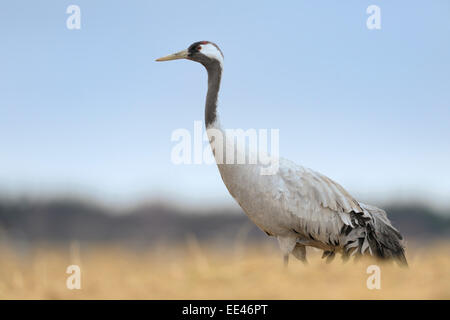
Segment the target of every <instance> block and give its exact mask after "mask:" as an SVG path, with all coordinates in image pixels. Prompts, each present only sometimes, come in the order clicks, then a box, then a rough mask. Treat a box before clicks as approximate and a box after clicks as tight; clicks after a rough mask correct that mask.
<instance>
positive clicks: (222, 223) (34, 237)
mask: <svg viewBox="0 0 450 320" xmlns="http://www.w3.org/2000/svg"><path fill="white" fill-rule="evenodd" d="M384 209H385V210H386V211H387V212H388V216H389V218H390V219H391V221H392V222H393V224H394V226H396V227H397V228H398V229H399V230H400V232H401V233H402V234H403V235H404V236H405V238H406V240H407V241H408V242H410V243H416V244H424V245H425V244H427V243H429V242H430V241H437V240H449V239H450V214H438V213H437V212H435V211H433V210H432V209H430V208H427V207H425V206H400V205H398V206H390V207H386V208H384ZM192 236H193V237H195V238H197V239H198V240H200V241H207V242H208V243H213V242H219V243H227V242H233V241H236V240H243V239H244V238H245V241H249V242H258V241H260V240H265V239H266V237H267V236H266V235H265V233H263V232H262V231H260V230H259V229H258V228H257V227H256V226H254V225H253V224H252V223H251V222H250V221H249V219H248V218H247V217H246V216H245V214H244V213H243V212H242V211H237V210H236V211H234V210H232V209H211V210H209V211H208V210H203V212H201V213H199V212H197V211H195V210H193V209H185V210H183V209H180V208H175V207H173V206H170V205H168V204H161V203H158V204H156V203H155V204H143V205H140V206H137V207H134V208H128V209H113V208H110V207H108V206H103V205H100V204H98V203H95V202H92V201H87V200H79V199H55V200H47V201H44V200H24V199H15V200H5V199H3V200H0V242H2V243H9V244H13V245H18V244H25V245H26V246H29V245H32V244H35V243H40V244H41V243H49V244H50V243H52V244H53V243H67V242H71V241H80V242H86V243H105V244H121V245H132V246H148V245H151V244H171V243H179V242H183V241H186V239H187V238H189V237H192Z"/></svg>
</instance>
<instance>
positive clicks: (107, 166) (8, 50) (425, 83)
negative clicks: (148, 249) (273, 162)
mask: <svg viewBox="0 0 450 320" xmlns="http://www.w3.org/2000/svg"><path fill="white" fill-rule="evenodd" d="M70 4H76V5H79V6H80V8H81V30H68V29H67V28H66V19H67V17H68V15H67V14H66V8H67V7H68V6H69V5H70ZM371 4H376V5H378V6H380V8H381V18H382V22H381V27H382V29H381V30H368V29H367V28H366V19H367V14H366V8H367V7H368V6H369V5H371ZM198 40H211V41H214V42H216V43H217V44H218V45H219V46H220V47H221V48H222V50H223V52H224V54H225V73H224V78H223V84H222V94H221V98H220V107H219V108H220V109H219V110H220V116H221V119H222V123H223V124H224V126H226V127H230V128H244V129H246V128H278V129H280V148H281V150H280V153H281V155H282V156H284V157H286V158H289V159H291V160H294V161H295V162H297V163H299V164H302V165H305V166H308V167H311V168H313V169H315V170H317V171H320V172H322V173H324V174H326V175H328V176H330V177H331V178H333V179H335V180H336V181H338V182H339V183H341V184H342V185H343V186H344V187H346V188H347V189H349V191H351V192H352V193H353V194H354V195H355V196H357V197H361V198H363V199H373V200H374V201H376V202H380V201H381V202H382V201H395V200H397V199H400V200H402V199H406V198H408V197H410V196H412V197H416V198H427V199H428V200H430V199H431V200H433V201H435V202H436V203H438V204H440V205H442V204H444V205H449V204H450V170H449V168H450V165H449V164H450V126H449V122H450V41H449V40H450V2H449V1H447V0H441V1H437V0H433V1H410V0H409V1H375V0H372V1H362V0H355V1H320V2H319V1H312V0H310V1H290V2H280V1H247V2H245V3H243V2H242V1H211V0H209V1H168V2H166V1H127V2H124V1H100V0H97V1H91V0H83V1H81V0H72V1H61V0H55V1H48V0H43V1H2V2H1V4H0V41H1V50H0V190H1V191H2V192H3V193H6V194H12V195H16V194H55V193H56V194H61V193H68V192H69V193H70V192H74V193H81V194H83V195H91V196H94V197H99V198H101V199H104V200H114V201H121V202H122V201H123V202H127V201H132V200H135V199H145V198H147V197H149V198H152V197H159V196H164V197H166V196H170V197H179V198H180V199H181V200H183V201H189V202H190V203H192V204H199V203H201V202H202V201H203V200H207V201H208V202H209V203H214V202H216V203H219V204H222V203H228V204H231V203H232V199H231V197H230V196H229V195H228V193H227V191H226V189H225V187H224V186H223V184H222V181H221V179H220V175H219V174H218V172H217V169H216V167H215V166H206V165H197V166H194V165H192V166H188V165H181V166H175V165H173V164H172V163H171V161H170V151H171V148H172V147H173V145H174V143H172V142H171V141H170V136H171V133H172V131H173V130H175V129H177V128H187V129H191V130H192V127H193V122H194V120H202V119H203V104H204V96H205V90H206V74H205V71H204V70H203V68H202V67H201V66H200V65H198V64H195V63H192V62H189V61H174V62H171V63H155V62H154V59H155V58H157V57H159V56H161V55H165V54H168V53H172V52H174V51H178V50H181V49H184V48H186V47H187V46H188V45H190V44H191V43H192V42H194V41H198Z"/></svg>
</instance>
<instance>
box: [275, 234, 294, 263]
mask: <svg viewBox="0 0 450 320" xmlns="http://www.w3.org/2000/svg"><path fill="white" fill-rule="evenodd" d="M277 239H278V244H279V245H280V249H281V251H282V252H283V261H284V265H285V266H286V267H287V265H288V263H289V254H290V253H291V252H292V250H294V247H295V244H296V239H295V238H293V237H282V236H278V237H277Z"/></svg>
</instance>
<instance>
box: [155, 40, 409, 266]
mask: <svg viewBox="0 0 450 320" xmlns="http://www.w3.org/2000/svg"><path fill="white" fill-rule="evenodd" d="M176 59H187V60H191V61H196V62H199V63H200V64H202V65H203V66H204V67H205V68H206V71H207V73H208V92H207V94H206V103H205V125H206V129H207V132H208V136H209V139H210V143H211V147H212V150H213V153H214V155H215V156H216V154H218V153H226V152H227V151H226V150H227V149H226V147H225V146H227V145H228V144H227V143H228V140H226V141H225V145H224V144H223V143H220V144H219V143H217V137H218V135H217V132H219V133H223V134H224V136H225V139H227V137H226V130H224V129H223V127H222V126H221V125H220V123H219V120H218V112H217V104H218V103H217V101H218V94H219V89H220V82H221V77H222V70H223V64H224V56H223V54H222V51H221V50H220V49H219V47H218V46H217V45H216V44H215V43H212V42H209V41H199V42H195V43H193V44H192V45H190V46H189V48H188V49H186V50H183V51H180V52H177V53H174V54H171V55H168V56H165V57H162V58H159V59H157V60H156V61H168V60H176ZM228 152H230V151H228ZM231 152H232V153H233V154H234V153H235V152H238V153H239V152H242V150H237V149H233V150H232V151H231ZM222 155H223V154H222ZM216 161H217V156H216ZM217 166H218V169H219V172H220V174H221V177H222V180H223V182H224V184H225V186H226V187H227V189H228V191H229V192H230V194H231V196H232V197H233V198H234V199H235V200H236V201H237V202H238V204H239V205H240V206H241V208H242V209H243V211H244V212H245V213H246V214H247V216H248V217H249V218H250V220H252V221H253V222H254V223H255V224H256V225H257V226H258V227H259V228H260V229H261V230H263V231H264V232H266V234H267V235H269V236H274V237H276V238H277V239H278V242H279V245H280V249H281V251H282V253H283V257H284V262H285V264H286V265H287V264H288V260H289V255H290V254H292V255H293V256H294V257H296V258H297V259H299V260H301V261H303V262H305V263H306V262H307V260H306V247H307V246H311V247H315V248H318V249H321V250H323V258H326V259H327V262H330V261H331V260H333V258H334V256H335V254H336V253H341V254H342V257H343V259H344V260H346V259H348V258H349V257H350V256H361V255H372V256H375V257H377V258H380V259H383V260H395V261H397V262H398V263H399V264H400V265H407V261H406V258H405V250H404V245H403V241H402V236H401V234H400V233H399V231H398V230H397V229H396V228H394V227H393V226H392V224H391V222H390V221H389V219H388V218H387V216H386V213H385V211H383V210H382V209H379V208H377V207H374V206H370V205H366V204H364V203H361V202H358V201H357V200H355V199H354V198H353V197H352V196H351V195H350V194H349V193H348V192H347V191H346V190H345V189H344V188H343V187H342V186H341V185H339V184H338V183H336V182H334V181H333V180H331V179H330V178H328V177H326V176H324V175H322V174H320V173H318V172H316V171H313V170H311V169H309V168H305V167H302V166H299V165H297V164H295V163H293V162H291V161H289V160H286V159H283V158H280V159H279V169H278V170H277V172H276V173H275V174H271V175H261V174H260V173H261V168H262V167H263V164H261V163H253V164H250V163H247V164H227V163H224V162H222V161H217Z"/></svg>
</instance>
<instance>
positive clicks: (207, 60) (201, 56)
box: [156, 41, 223, 68]
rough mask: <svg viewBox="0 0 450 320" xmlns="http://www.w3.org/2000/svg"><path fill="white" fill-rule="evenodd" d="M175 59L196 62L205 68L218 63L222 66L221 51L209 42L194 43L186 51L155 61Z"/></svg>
mask: <svg viewBox="0 0 450 320" xmlns="http://www.w3.org/2000/svg"><path fill="white" fill-rule="evenodd" d="M177 59H188V60H192V61H196V62H199V63H201V64H202V65H204V66H205V67H206V68H208V67H209V66H211V65H214V64H217V63H219V65H220V66H221V67H222V65H223V54H222V51H221V50H220V49H219V47H218V46H217V45H216V44H215V43H213V42H209V41H198V42H194V43H193V44H191V45H190V46H189V48H187V49H186V50H183V51H180V52H177V53H174V54H170V55H168V56H165V57H162V58H159V59H156V61H169V60H177Z"/></svg>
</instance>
